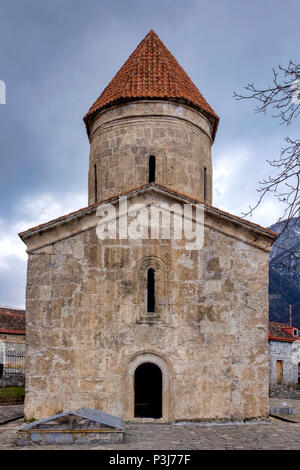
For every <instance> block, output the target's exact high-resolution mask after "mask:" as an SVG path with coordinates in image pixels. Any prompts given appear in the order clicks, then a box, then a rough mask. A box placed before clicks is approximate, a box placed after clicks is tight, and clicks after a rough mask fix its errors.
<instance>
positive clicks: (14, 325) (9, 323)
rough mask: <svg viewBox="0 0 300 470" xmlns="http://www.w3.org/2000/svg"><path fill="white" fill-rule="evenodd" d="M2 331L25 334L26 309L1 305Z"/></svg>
mask: <svg viewBox="0 0 300 470" xmlns="http://www.w3.org/2000/svg"><path fill="white" fill-rule="evenodd" d="M0 333H7V334H13V333H15V334H23V335H25V310H17V309H12V308H8V307H0Z"/></svg>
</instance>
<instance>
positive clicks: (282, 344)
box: [269, 340, 300, 384]
mask: <svg viewBox="0 0 300 470" xmlns="http://www.w3.org/2000/svg"><path fill="white" fill-rule="evenodd" d="M269 361H270V368H269V376H270V384H276V383H277V373H276V362H277V361H282V383H283V384H291V383H296V384H297V383H298V377H299V368H300V341H293V342H286V341H272V340H270V341H269Z"/></svg>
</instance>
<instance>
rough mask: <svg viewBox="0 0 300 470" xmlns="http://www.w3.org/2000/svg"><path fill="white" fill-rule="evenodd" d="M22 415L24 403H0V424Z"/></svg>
mask: <svg viewBox="0 0 300 470" xmlns="http://www.w3.org/2000/svg"><path fill="white" fill-rule="evenodd" d="M23 416H24V405H0V425H1V424H4V423H7V422H8V421H10V420H13V419H16V418H20V417H23Z"/></svg>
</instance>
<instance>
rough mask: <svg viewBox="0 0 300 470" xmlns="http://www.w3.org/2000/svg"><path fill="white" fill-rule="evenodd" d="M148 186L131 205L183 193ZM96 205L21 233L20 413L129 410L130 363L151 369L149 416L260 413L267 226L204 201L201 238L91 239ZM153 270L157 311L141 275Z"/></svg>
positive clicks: (264, 392)
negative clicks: (153, 401)
mask: <svg viewBox="0 0 300 470" xmlns="http://www.w3.org/2000/svg"><path fill="white" fill-rule="evenodd" d="M171 194H172V193H170V192H167V191H165V190H163V189H161V188H157V187H154V186H150V187H147V188H146V189H144V190H139V191H133V192H132V195H131V199H132V203H138V202H144V203H149V204H153V203H154V202H153V201H155V199H156V200H158V201H162V200H166V201H167V200H169V202H181V203H183V202H184V198H182V197H179V196H178V198H177V200H176V201H174V197H175V196H174V194H173V195H172V197H171ZM97 219H98V218H97V216H96V208H95V207H94V208H93V209H88V210H86V211H85V212H84V213H79V214H78V215H77V216H76V217H75V216H74V215H72V214H71V215H70V217H69V218H66V219H64V220H60V221H59V220H58V221H54V222H53V223H50V224H45V226H42V227H40V228H37V229H36V230H33V231H31V232H30V233H28V234H27V235H26V234H23V235H22V236H23V239H24V240H25V241H26V243H27V245H28V255H29V259H28V276H27V304H26V312H27V341H28V355H27V362H26V370H27V375H26V398H25V414H26V418H27V419H29V418H31V417H34V418H36V419H38V418H42V417H46V416H50V415H52V414H54V413H58V412H60V411H66V410H69V409H74V408H78V407H80V406H86V407H90V408H96V409H100V410H102V411H105V412H107V413H111V414H114V415H117V416H121V417H123V418H124V419H126V420H127V421H132V420H134V419H138V418H134V378H133V377H134V371H135V370H136V368H137V366H138V365H139V364H141V363H144V362H152V363H154V364H157V365H158V366H159V367H160V369H161V371H162V375H163V397H162V400H163V413H162V418H161V420H160V421H174V420H175V421H176V420H177V421H180V420H215V419H230V420H232V419H247V418H253V417H265V416H267V414H268V343H267V328H268V251H269V247H270V244H271V242H272V240H273V237H274V236H273V235H272V234H271V233H269V232H267V231H264V230H263V229H260V228H259V227H256V226H252V225H251V224H247V223H246V222H243V221H238V220H237V219H236V218H231V217H229V215H228V214H226V213H220V212H219V211H218V210H215V209H213V208H210V207H209V206H207V208H206V212H205V237H204V247H203V249H201V250H192V251H189V250H186V249H185V248H186V247H185V243H186V241H185V240H183V241H181V244H180V245H181V246H179V247H178V246H175V245H174V242H172V240H161V239H160V240H151V239H148V240H135V241H133V240H130V241H129V240H118V239H116V240H108V239H107V240H102V241H100V240H99V239H98V237H97V235H96V225H97ZM149 267H153V268H154V269H155V270H156V273H157V279H156V286H157V292H156V297H157V309H156V313H155V315H151V314H150V315H149V314H148V313H147V308H146V304H145V296H146V292H145V290H146V283H145V273H146V271H147V269H148V268H149Z"/></svg>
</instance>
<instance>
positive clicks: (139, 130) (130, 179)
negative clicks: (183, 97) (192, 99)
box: [89, 100, 212, 204]
mask: <svg viewBox="0 0 300 470" xmlns="http://www.w3.org/2000/svg"><path fill="white" fill-rule="evenodd" d="M211 132H212V130H211V125H210V123H209V121H208V120H207V119H206V118H205V117H204V115H202V114H201V113H200V112H198V111H196V110H193V109H191V108H189V107H187V106H185V105H181V104H178V103H175V102H170V101H169V102H168V101H161V100H160V101H137V102H132V103H127V104H123V105H119V106H115V107H113V108H110V109H108V110H106V111H103V112H102V113H100V114H99V115H98V116H97V118H96V119H95V121H94V122H93V125H92V129H91V150H90V169H89V204H93V203H94V202H95V174H94V173H95V168H94V165H96V172H97V193H98V194H97V200H98V201H102V200H104V199H107V198H110V197H112V196H116V195H118V194H121V193H123V192H125V191H128V190H130V189H132V188H136V187H138V186H141V185H143V184H145V183H148V182H149V181H148V160H149V156H150V155H153V156H155V158H156V178H155V180H156V181H157V182H158V183H161V184H163V185H165V186H169V187H171V188H174V189H176V191H179V192H181V193H185V194H188V195H189V196H191V197H194V198H197V199H199V200H200V201H203V200H204V171H206V181H207V183H206V186H207V187H206V193H207V196H206V201H207V202H209V203H212V164H211V143H212V140H211ZM204 168H205V169H206V170H204Z"/></svg>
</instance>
